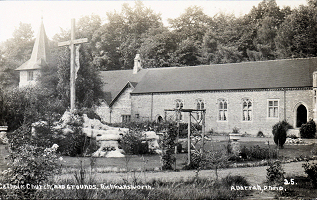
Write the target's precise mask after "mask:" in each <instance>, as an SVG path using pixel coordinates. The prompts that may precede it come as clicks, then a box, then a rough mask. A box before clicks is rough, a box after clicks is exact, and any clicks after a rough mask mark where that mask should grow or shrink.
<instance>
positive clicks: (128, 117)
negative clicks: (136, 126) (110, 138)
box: [122, 115, 131, 123]
mask: <svg viewBox="0 0 317 200" xmlns="http://www.w3.org/2000/svg"><path fill="white" fill-rule="evenodd" d="M130 121H131V115H122V123H128V122H130Z"/></svg>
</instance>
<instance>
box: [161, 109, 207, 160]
mask: <svg viewBox="0 0 317 200" xmlns="http://www.w3.org/2000/svg"><path fill="white" fill-rule="evenodd" d="M164 111H165V120H166V116H167V112H175V115H176V116H179V115H180V114H181V113H182V112H184V113H188V134H187V140H188V141H187V147H188V163H187V164H188V165H189V164H190V160H191V150H190V149H191V140H190V135H191V131H192V124H193V123H195V122H196V123H197V124H201V125H202V135H201V137H202V148H201V149H200V151H201V153H204V144H205V141H204V138H205V131H206V128H205V127H206V124H205V122H206V120H205V116H206V109H183V108H181V109H176V108H175V109H164ZM193 113H199V114H200V116H201V117H200V120H198V119H196V118H195V116H194V115H193ZM176 121H177V126H178V135H177V139H176V140H177V141H176V142H178V138H179V123H180V118H179V117H176ZM175 153H177V150H176V147H175Z"/></svg>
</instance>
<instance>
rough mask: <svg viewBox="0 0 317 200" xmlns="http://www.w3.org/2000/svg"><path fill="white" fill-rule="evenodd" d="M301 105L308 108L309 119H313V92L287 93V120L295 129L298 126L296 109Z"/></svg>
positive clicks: (297, 91)
mask: <svg viewBox="0 0 317 200" xmlns="http://www.w3.org/2000/svg"><path fill="white" fill-rule="evenodd" d="M300 104H303V105H304V106H305V107H306V109H307V114H308V119H310V118H312V119H313V118H314V113H313V109H314V108H313V90H289V91H286V116H287V118H286V120H287V122H289V123H290V124H291V125H292V126H293V127H295V126H296V109H297V107H298V106H299V105H300Z"/></svg>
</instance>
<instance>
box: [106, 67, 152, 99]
mask: <svg viewBox="0 0 317 200" xmlns="http://www.w3.org/2000/svg"><path fill="white" fill-rule="evenodd" d="M147 71H148V70H147V69H143V70H141V71H139V72H138V73H137V74H133V70H116V71H101V72H100V76H101V79H102V81H103V88H102V90H103V92H104V95H105V101H106V102H107V104H108V105H112V104H113V103H114V101H115V100H116V99H117V98H118V95H120V94H121V91H122V90H124V89H125V88H126V85H127V84H128V82H130V83H131V84H132V86H133V87H136V86H137V84H138V82H140V81H141V79H142V78H143V76H144V75H145V74H146V72H147Z"/></svg>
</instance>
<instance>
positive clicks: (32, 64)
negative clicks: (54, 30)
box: [16, 20, 49, 71]
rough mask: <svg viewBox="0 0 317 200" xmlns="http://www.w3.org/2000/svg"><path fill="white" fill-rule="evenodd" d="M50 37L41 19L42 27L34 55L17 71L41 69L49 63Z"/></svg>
mask: <svg viewBox="0 0 317 200" xmlns="http://www.w3.org/2000/svg"><path fill="white" fill-rule="evenodd" d="M48 53H49V52H48V38H47V36H46V33H45V29H44V24H43V20H42V21H41V25H40V29H39V32H38V34H37V37H36V40H35V43H34V46H33V50H32V55H31V58H30V60H28V61H26V62H25V63H23V64H22V65H21V66H20V67H18V68H17V69H16V70H17V71H22V70H33V69H41V67H42V66H45V65H47V59H48Z"/></svg>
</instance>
